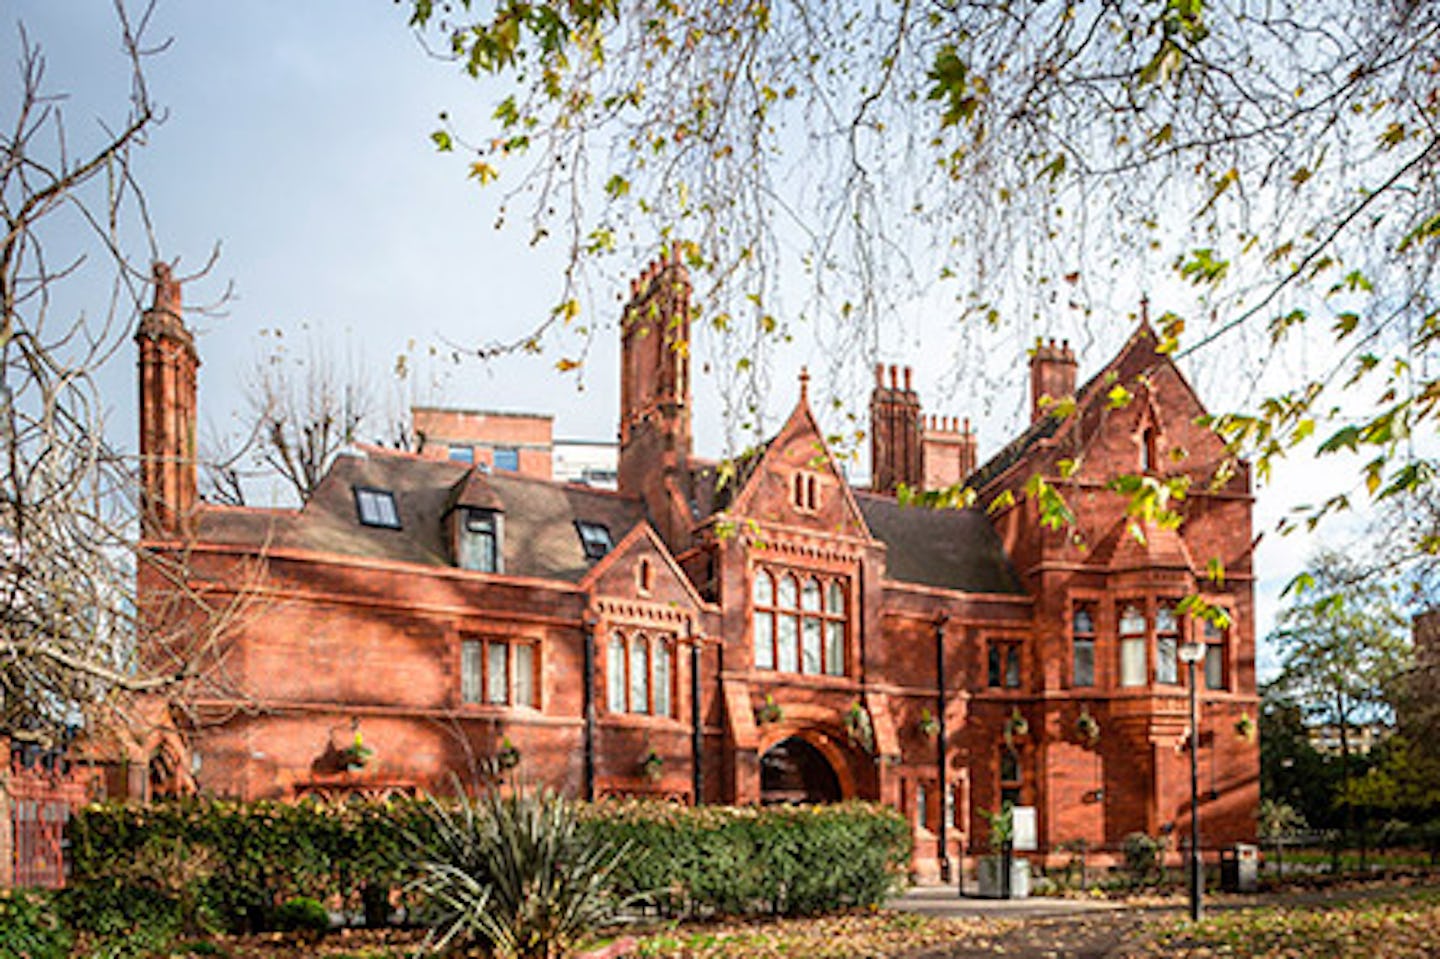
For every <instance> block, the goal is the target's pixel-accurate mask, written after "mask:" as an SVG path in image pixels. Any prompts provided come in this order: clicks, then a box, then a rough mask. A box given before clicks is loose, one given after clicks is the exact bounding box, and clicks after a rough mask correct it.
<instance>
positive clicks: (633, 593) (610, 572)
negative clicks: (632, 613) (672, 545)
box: [579, 523, 707, 614]
mask: <svg viewBox="0 0 1440 959" xmlns="http://www.w3.org/2000/svg"><path fill="white" fill-rule="evenodd" d="M579 585H580V586H581V588H583V589H586V590H590V591H591V592H593V593H595V594H597V595H600V596H607V597H617V598H620V599H633V600H635V601H637V602H642V603H646V604H651V605H658V606H663V607H667V608H670V609H674V610H676V611H681V612H685V613H687V614H692V613H696V612H698V611H699V610H701V609H702V608H706V606H707V604H706V603H705V601H704V600H702V599H701V598H700V594H699V593H697V592H696V591H695V587H694V585H693V584H692V583H691V582H690V578H689V577H688V576H686V575H685V572H684V571H683V570H682V569H681V568H680V567H679V565H678V564H677V563H676V562H675V558H674V557H673V556H672V555H670V550H668V549H667V548H666V547H665V543H664V541H663V540H661V539H660V537H659V535H658V534H657V533H656V532H655V530H654V529H653V528H652V527H651V526H650V524H649V523H641V524H640V525H638V526H636V527H635V528H634V529H632V530H631V531H630V532H629V534H627V535H626V536H625V538H624V539H622V540H621V541H620V542H619V543H617V544H616V545H615V548H614V549H612V550H611V551H610V552H609V553H608V554H607V555H606V556H605V558H603V559H601V560H599V561H598V562H597V563H596V564H595V565H594V567H592V568H591V570H590V572H588V573H586V574H585V576H584V577H583V578H582V579H581V580H580V584H579Z"/></svg>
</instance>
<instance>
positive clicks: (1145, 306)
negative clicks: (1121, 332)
mask: <svg viewBox="0 0 1440 959" xmlns="http://www.w3.org/2000/svg"><path fill="white" fill-rule="evenodd" d="M1140 322H1141V323H1143V324H1145V325H1146V326H1149V325H1150V294H1149V293H1141V294H1140Z"/></svg>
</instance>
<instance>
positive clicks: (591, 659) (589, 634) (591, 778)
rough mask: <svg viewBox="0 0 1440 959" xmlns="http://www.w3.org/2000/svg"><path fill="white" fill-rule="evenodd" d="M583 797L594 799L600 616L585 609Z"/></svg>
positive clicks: (587, 608)
mask: <svg viewBox="0 0 1440 959" xmlns="http://www.w3.org/2000/svg"><path fill="white" fill-rule="evenodd" d="M584 622H585V666H584V673H585V691H584V697H583V702H584V709H585V798H586V799H587V800H590V801H592V802H593V801H594V799H595V631H596V630H597V629H598V628H599V626H600V617H598V616H596V615H595V611H594V610H593V609H590V608H589V607H586V609H585V618H584Z"/></svg>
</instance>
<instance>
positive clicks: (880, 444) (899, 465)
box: [870, 363, 924, 493]
mask: <svg viewBox="0 0 1440 959" xmlns="http://www.w3.org/2000/svg"><path fill="white" fill-rule="evenodd" d="M897 373H898V371H897V369H896V367H894V366H892V367H890V385H889V386H886V385H885V367H884V365H883V364H878V363H877V364H876V365H875V389H874V390H873V391H872V392H871V394H870V472H871V474H872V475H871V478H870V487H871V489H873V490H875V492H877V493H894V492H895V490H896V488H897V487H898V486H899V485H900V484H901V483H904V484H905V485H907V486H910V487H919V486H921V485H922V483H923V481H924V473H923V471H922V463H921V455H922V454H921V440H920V425H921V424H920V399H919V397H917V396H916V395H915V391H914V390H913V389H911V371H910V368H909V367H908V366H907V367H905V369H904V372H903V385H902V381H901V376H899V375H897Z"/></svg>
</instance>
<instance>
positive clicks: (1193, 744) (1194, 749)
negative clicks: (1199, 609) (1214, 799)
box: [1180, 642, 1205, 922]
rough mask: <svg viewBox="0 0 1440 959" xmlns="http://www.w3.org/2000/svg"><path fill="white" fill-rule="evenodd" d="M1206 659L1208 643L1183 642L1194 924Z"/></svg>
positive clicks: (1199, 892)
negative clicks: (1198, 678) (1199, 669)
mask: <svg viewBox="0 0 1440 959" xmlns="http://www.w3.org/2000/svg"><path fill="white" fill-rule="evenodd" d="M1204 658H1205V644H1204V643H1194V642H1191V643H1181V644H1180V659H1181V660H1182V661H1184V663H1185V666H1186V669H1187V672H1188V674H1189V676H1188V679H1189V682H1190V921H1191V922H1199V921H1200V899H1201V897H1202V896H1203V895H1204V888H1203V887H1204V884H1205V877H1204V873H1203V872H1201V867H1200V690H1199V687H1197V686H1196V684H1195V666H1196V665H1197V664H1198V663H1199V662H1200V661H1201V660H1202V659H1204Z"/></svg>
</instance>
